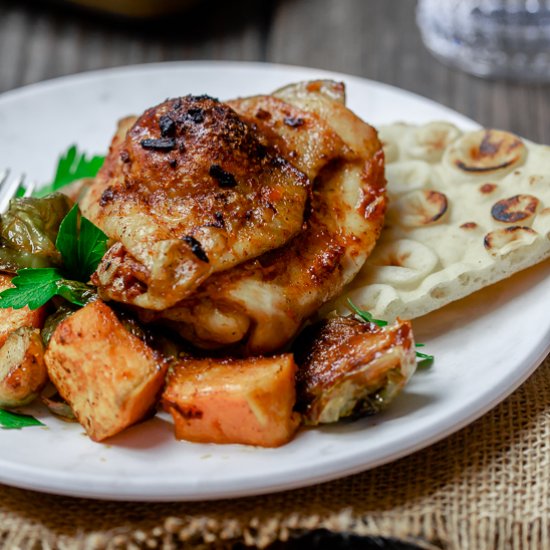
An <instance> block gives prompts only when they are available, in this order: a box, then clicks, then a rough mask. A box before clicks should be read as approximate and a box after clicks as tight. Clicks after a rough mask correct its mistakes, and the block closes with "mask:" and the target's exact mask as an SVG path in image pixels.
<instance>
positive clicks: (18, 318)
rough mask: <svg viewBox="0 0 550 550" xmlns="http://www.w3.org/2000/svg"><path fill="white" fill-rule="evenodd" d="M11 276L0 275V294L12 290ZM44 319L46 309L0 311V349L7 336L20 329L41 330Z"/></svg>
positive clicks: (9, 309)
mask: <svg viewBox="0 0 550 550" xmlns="http://www.w3.org/2000/svg"><path fill="white" fill-rule="evenodd" d="M12 279H13V275H7V274H2V273H0V292H2V291H4V290H6V289H8V288H13V284H12V282H11V280H12ZM45 319H46V308H45V307H40V308H38V309H35V310H30V309H29V308H28V307H23V308H21V309H12V308H6V309H0V347H2V346H3V345H4V342H5V341H6V339H7V338H8V336H9V335H10V334H11V333H12V332H14V331H15V330H17V329H18V328H20V327H32V328H42V327H43V326H44V321H45Z"/></svg>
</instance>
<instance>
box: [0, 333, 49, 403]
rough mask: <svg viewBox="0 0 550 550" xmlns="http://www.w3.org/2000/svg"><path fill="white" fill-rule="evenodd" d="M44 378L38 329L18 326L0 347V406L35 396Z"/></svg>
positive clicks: (20, 401)
mask: <svg viewBox="0 0 550 550" xmlns="http://www.w3.org/2000/svg"><path fill="white" fill-rule="evenodd" d="M47 381H48V373H47V372H46V364H45V363H44V345H43V343H42V337H41V336H40V331H39V330H38V329H34V328H30V327H20V328H18V329H17V330H15V331H14V332H12V333H11V334H10V335H9V336H8V337H7V339H6V341H5V342H4V345H3V346H2V347H1V348H0V407H21V406H23V405H27V404H28V403H30V402H31V401H33V400H34V399H35V398H36V397H38V395H39V394H40V391H41V390H42V389H43V388H44V386H45V385H46V382H47Z"/></svg>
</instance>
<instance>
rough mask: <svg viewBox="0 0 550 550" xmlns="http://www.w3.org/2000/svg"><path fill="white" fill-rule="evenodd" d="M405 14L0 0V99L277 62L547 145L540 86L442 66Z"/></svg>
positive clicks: (411, 7)
mask: <svg viewBox="0 0 550 550" xmlns="http://www.w3.org/2000/svg"><path fill="white" fill-rule="evenodd" d="M76 4H80V6H77V5H76ZM86 5H88V6H90V5H97V6H100V7H102V8H103V10H104V11H95V10H93V9H91V8H89V7H88V8H86V7H84V6H86ZM415 8H416V2H414V1H413V0H233V1H232V2H223V1H221V0H195V1H191V0H156V1H154V0H75V1H74V2H63V1H62V0H58V1H54V0H48V1H47V0H41V1H39V0H37V1H30V0H28V1H25V0H0V52H1V58H0V93H1V92H5V91H7V90H10V89H14V88H18V87H20V86H24V85H26V84H31V83H33V82H38V81H41V80H45V79H49V78H54V77H58V76H62V75H68V74H72V73H77V72H81V71H89V70H94V69H102V68H106V67H117V66H122V65H130V64H136V63H150V62H159V61H176V60H191V59H217V60H247V61H262V62H273V63H286V64H293V65H306V66H311V67H316V68H322V69H330V70H335V71H340V72H345V73H350V74H354V75H358V76H362V77H366V78H370V79H374V80H378V81H381V82H385V83H388V84H393V85H395V86H399V87H401V88H404V89H407V90H410V91H412V92H416V93H418V94H421V95H423V96H426V97H429V98H431V99H433V100H435V101H437V102H439V103H442V104H444V105H447V106H449V107H451V108H453V109H456V110H457V111H459V112H461V113H463V114H465V115H467V116H469V117H471V118H473V119H475V120H477V121H478V122H480V123H481V124H483V125H485V126H492V127H499V128H503V129H506V130H511V131H513V132H516V133H518V134H520V135H522V136H524V137H527V138H530V139H533V140H537V141H542V142H545V143H550V124H548V121H549V120H550V87H549V86H548V85H545V84H536V83H523V84H520V83H514V82H510V81H492V80H490V79H480V78H477V77H474V76H470V75H468V74H466V73H464V72H461V71H460V70H457V69H453V68H449V67H447V66H446V65H444V64H442V63H441V62H440V61H438V60H436V59H435V58H434V57H433V56H432V55H431V54H430V53H429V52H428V50H427V49H426V48H425V46H424V45H423V43H422V39H421V35H420V32H419V30H418V28H417V25H416V21H415ZM113 11H114V12H118V15H116V14H114V13H108V12H113ZM123 14H124V15H123Z"/></svg>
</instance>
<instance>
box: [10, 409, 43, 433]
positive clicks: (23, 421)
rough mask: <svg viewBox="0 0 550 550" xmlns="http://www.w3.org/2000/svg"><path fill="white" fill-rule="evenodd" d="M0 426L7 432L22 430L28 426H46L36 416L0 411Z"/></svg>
mask: <svg viewBox="0 0 550 550" xmlns="http://www.w3.org/2000/svg"><path fill="white" fill-rule="evenodd" d="M0 426H1V427H2V428H4V429H6V430H20V429H21V428H27V427H28V426H44V424H42V422H40V420H37V419H36V418H34V416H29V415H27V414H21V413H14V412H10V411H5V410H4V409H0Z"/></svg>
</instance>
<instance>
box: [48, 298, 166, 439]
mask: <svg viewBox="0 0 550 550" xmlns="http://www.w3.org/2000/svg"><path fill="white" fill-rule="evenodd" d="M46 366H47V368H48V374H49V375H50V379H51V380H52V382H53V383H54V385H55V386H56V388H57V390H58V392H59V393H60V395H61V396H62V397H63V398H64V399H65V400H66V401H67V402H68V403H69V405H70V406H71V408H72V410H73V411H74V414H75V416H76V418H77V419H78V421H79V422H80V423H81V424H82V426H84V429H85V430H86V433H87V434H88V435H89V436H90V437H91V438H92V439H93V440H94V441H102V440H104V439H106V438H108V437H111V436H113V435H115V434H117V433H119V432H120V431H122V430H123V429H124V428H126V427H127V426H130V425H131V424H134V423H135V422H137V421H139V420H141V419H142V418H143V417H144V416H145V415H146V414H147V413H148V412H149V411H151V410H152V409H153V408H154V406H155V404H156V402H157V397H158V396H159V394H160V391H161V388H162V385H163V383H164V376H165V373H166V368H167V366H166V364H165V361H164V360H163V359H161V358H159V357H158V356H157V355H156V354H155V353H154V352H153V351H152V350H151V349H150V348H149V347H148V346H147V345H146V344H145V343H144V342H142V341H141V340H140V339H139V338H137V337H136V336H133V335H132V334H130V333H129V332H128V331H127V330H126V329H125V328H124V326H123V325H122V323H121V322H120V321H119V320H118V318H117V316H116V315H115V313H114V312H113V310H112V309H111V308H110V307H109V306H107V305H106V304H105V303H103V302H101V301H97V302H92V303H90V304H88V305H87V306H86V307H84V308H82V309H80V310H79V311H77V312H76V313H75V314H74V315H72V316H71V317H69V318H68V319H66V320H65V321H63V322H61V323H60V324H59V326H58V327H57V329H56V330H55V332H54V333H53V335H52V338H51V340H50V343H49V346H48V349H47V351H46Z"/></svg>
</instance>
